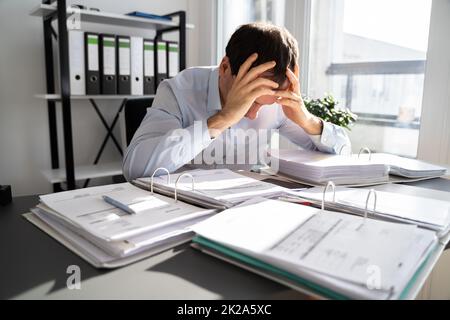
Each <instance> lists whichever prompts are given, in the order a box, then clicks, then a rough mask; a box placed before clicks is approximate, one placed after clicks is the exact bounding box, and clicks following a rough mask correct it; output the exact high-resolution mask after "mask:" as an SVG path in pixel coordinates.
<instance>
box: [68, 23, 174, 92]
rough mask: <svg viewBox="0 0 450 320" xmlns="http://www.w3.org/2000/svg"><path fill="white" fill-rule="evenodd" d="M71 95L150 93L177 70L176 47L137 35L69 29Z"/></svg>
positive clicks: (166, 42) (170, 43)
mask: <svg viewBox="0 0 450 320" xmlns="http://www.w3.org/2000/svg"><path fill="white" fill-rule="evenodd" d="M68 40H69V41H68V42H69V66H70V69H69V70H70V90H71V94H72V95H98V94H107V95H115V94H120V95H143V94H154V93H155V92H156V87H157V85H158V84H159V83H160V82H161V81H163V80H164V79H167V78H171V77H174V76H175V75H176V74H177V73H178V72H179V46H178V43H176V42H173V41H158V42H157V46H156V56H157V74H155V70H156V68H155V41H154V40H153V39H144V38H142V37H137V36H132V37H130V36H122V35H114V34H98V33H94V32H84V31H81V30H69V36H68Z"/></svg>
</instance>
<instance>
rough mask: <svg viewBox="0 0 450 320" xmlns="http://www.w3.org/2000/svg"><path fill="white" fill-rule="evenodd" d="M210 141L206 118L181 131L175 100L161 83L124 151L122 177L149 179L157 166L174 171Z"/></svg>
mask: <svg viewBox="0 0 450 320" xmlns="http://www.w3.org/2000/svg"><path fill="white" fill-rule="evenodd" d="M212 141H213V139H211V137H210V134H209V131H208V125H207V119H204V120H202V121H195V122H194V124H193V125H191V126H189V127H186V128H183V120H182V114H181V111H180V107H179V105H178V102H177V99H176V97H175V95H174V93H173V91H172V89H171V88H170V86H169V84H167V83H165V82H163V83H161V85H160V86H159V88H158V92H157V94H156V97H155V100H154V102H153V104H152V107H151V108H149V109H148V110H147V114H146V116H145V117H144V119H143V120H142V123H141V125H140V126H139V128H138V130H137V131H136V133H135V134H134V136H133V139H132V140H131V142H130V145H129V146H128V148H127V150H126V152H125V156H124V159H123V174H124V176H125V178H126V179H127V180H128V181H131V180H133V179H136V178H140V177H146V176H151V175H152V174H153V172H154V171H155V169H157V168H159V167H164V168H166V169H167V170H169V172H174V171H175V170H177V169H178V168H180V167H182V166H183V165H185V164H186V163H188V162H190V161H191V160H192V159H193V158H195V156H196V155H197V154H199V153H200V152H201V151H202V150H203V149H205V148H206V147H207V146H208V145H209V144H210V143H211V142H212Z"/></svg>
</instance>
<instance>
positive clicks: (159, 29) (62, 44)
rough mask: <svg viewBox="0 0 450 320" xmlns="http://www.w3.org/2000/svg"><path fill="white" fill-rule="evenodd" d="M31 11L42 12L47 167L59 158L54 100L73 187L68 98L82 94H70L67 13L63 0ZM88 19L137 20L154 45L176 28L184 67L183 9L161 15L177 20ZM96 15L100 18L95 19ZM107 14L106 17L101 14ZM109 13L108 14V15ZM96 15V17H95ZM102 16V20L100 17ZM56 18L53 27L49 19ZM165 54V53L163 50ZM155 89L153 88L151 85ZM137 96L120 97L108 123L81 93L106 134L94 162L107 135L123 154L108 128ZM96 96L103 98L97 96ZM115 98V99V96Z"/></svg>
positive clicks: (131, 23)
mask: <svg viewBox="0 0 450 320" xmlns="http://www.w3.org/2000/svg"><path fill="white" fill-rule="evenodd" d="M54 2H56V10H54V9H52V10H54V11H52V10H51V8H49V6H50V5H52V3H54ZM31 14H32V15H39V16H42V20H43V28H44V47H45V73H46V90H47V94H46V95H44V96H43V97H44V98H46V99H47V110H48V122H49V135H50V153H51V168H52V170H55V171H58V170H61V169H60V159H59V150H58V132H57V114H56V102H58V103H60V104H61V109H62V124H63V126H62V128H63V141H64V157H65V160H64V161H65V166H64V167H65V175H66V179H65V180H66V183H67V189H68V190H73V189H75V188H76V179H75V169H76V168H75V163H74V150H73V129H72V114H71V100H72V99H83V96H77V97H76V96H71V93H70V70H69V44H68V30H67V18H68V17H70V14H69V15H68V10H67V5H66V0H43V1H42V5H41V6H40V7H39V8H38V9H37V10H35V11H34V12H32V13H31ZM86 15H87V16H89V17H90V19H91V20H89V22H97V23H108V24H112V25H119V26H123V25H128V26H134V27H136V26H137V25H136V23H139V27H140V28H150V29H152V30H155V31H156V35H155V38H154V43H155V48H156V47H157V46H156V43H157V41H158V40H162V37H163V35H164V34H166V33H169V32H178V35H179V39H178V43H179V68H180V70H179V71H182V70H184V69H185V68H186V28H187V27H189V28H192V26H190V25H188V26H187V25H186V12H185V11H177V12H173V13H170V14H167V15H166V16H165V17H171V18H178V23H174V22H167V21H164V20H161V21H158V20H154V19H153V20H152V21H146V20H145V19H142V18H133V17H129V16H126V15H123V17H122V19H121V15H117V14H107V13H103V12H102V13H97V14H96V13H91V12H89V13H86ZM96 15H97V16H98V17H100V18H101V19H100V20H99V19H97V18H96ZM105 16H107V17H108V19H105V18H104V17H105ZM111 17H112V18H111ZM96 19H97V20H96ZM102 19H103V20H102ZM54 20H56V21H57V30H55V29H54V28H53V25H52V21H54ZM53 39H55V40H56V41H55V42H56V43H57V46H58V54H59V87H60V93H59V94H57V92H56V85H55V59H54V56H53V45H54V41H53ZM154 53H155V55H154V57H155V58H154V70H155V75H157V74H158V54H157V50H154ZM167 54H168V53H167ZM155 90H156V88H155ZM48 97H56V98H53V99H52V98H48ZM134 97H136V98H139V97H140V96H129V97H127V96H125V97H123V96H122V97H120V98H121V100H122V101H121V104H120V107H119V109H118V111H117V113H116V114H115V117H114V120H113V121H112V123H111V124H108V123H107V122H106V120H105V118H104V117H103V115H102V114H101V112H100V110H99V108H98V106H97V104H96V102H95V99H96V97H92V96H91V97H90V96H85V98H86V99H87V100H89V102H90V103H91V105H92V106H93V108H94V109H95V111H96V113H97V115H98V116H99V118H100V120H101V122H102V124H103V125H104V127H105V129H106V131H107V134H106V136H105V138H104V140H103V142H102V145H101V146H100V149H99V151H98V152H97V155H96V157H95V160H94V162H93V164H94V165H96V164H98V162H99V160H100V157H101V155H102V153H103V150H104V148H105V146H106V144H107V142H108V141H109V140H110V139H111V140H112V141H113V142H114V144H115V146H116V147H117V150H118V151H119V153H120V154H121V155H123V150H122V148H121V146H120V144H119V143H118V141H117V139H116V138H115V137H114V135H113V133H112V131H113V129H114V127H115V125H116V124H117V121H118V119H119V113H120V112H121V111H122V110H123V108H124V106H125V104H126V101H127V99H128V98H134ZM97 98H99V99H104V98H102V97H101V96H98V97H97ZM117 98H119V97H117ZM117 98H116V99H117ZM88 184H89V178H87V180H86V181H85V183H84V187H86V186H87V185H88ZM53 190H54V192H58V191H61V190H63V189H62V187H61V182H57V183H53Z"/></svg>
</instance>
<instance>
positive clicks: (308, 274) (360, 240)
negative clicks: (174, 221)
mask: <svg viewBox="0 0 450 320" xmlns="http://www.w3.org/2000/svg"><path fill="white" fill-rule="evenodd" d="M193 230H194V231H195V232H196V233H197V236H196V237H195V238H194V239H193V244H192V246H193V247H194V248H197V249H199V250H201V251H203V252H205V253H207V254H210V255H212V256H215V257H217V258H220V259H222V260H225V261H227V262H229V263H232V264H235V265H237V266H240V267H242V268H245V269H247V270H250V271H253V272H255V273H257V274H259V275H262V276H264V277H267V278H269V279H272V280H275V281H278V282H280V283H282V284H284V285H287V286H290V287H292V288H295V289H297V290H299V291H302V292H305V293H307V294H309V295H315V296H317V297H321V298H333V299H412V298H414V297H415V296H416V295H417V293H418V292H419V290H420V288H421V286H422V284H423V282H424V281H425V279H426V277H427V276H428V275H429V273H430V272H431V269H432V267H433V265H434V264H435V262H436V261H437V259H438V255H439V253H440V250H441V246H440V245H439V243H438V241H437V237H436V234H435V232H433V231H431V230H426V229H422V228H418V227H417V226H415V225H408V224H399V223H393V222H387V221H380V220H373V219H365V218H362V217H358V216H354V215H348V214H343V213H338V212H334V211H328V210H320V209H316V208H313V207H310V206H304V205H298V204H293V203H288V202H281V201H278V200H270V199H260V202H256V201H255V200H253V201H249V202H247V203H244V204H242V205H240V206H237V207H234V208H231V209H228V210H225V211H223V212H221V213H219V214H217V215H215V216H213V217H211V218H209V219H208V220H205V221H203V222H200V223H199V224H197V225H194V226H193Z"/></svg>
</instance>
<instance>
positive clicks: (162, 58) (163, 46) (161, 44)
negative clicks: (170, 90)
mask: <svg viewBox="0 0 450 320" xmlns="http://www.w3.org/2000/svg"><path fill="white" fill-rule="evenodd" d="M155 57H156V61H157V62H158V74H157V75H156V87H158V86H159V84H160V83H161V82H163V81H164V80H165V79H167V78H169V76H168V74H167V59H168V52H167V42H166V41H162V40H159V41H158V42H157V44H156V50H155Z"/></svg>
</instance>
